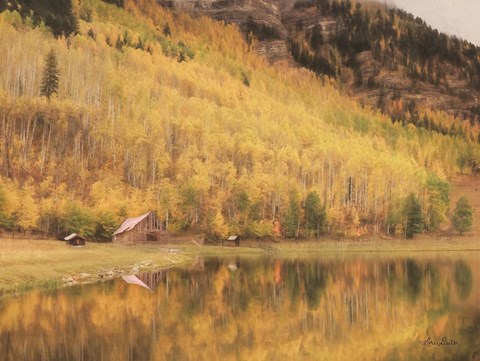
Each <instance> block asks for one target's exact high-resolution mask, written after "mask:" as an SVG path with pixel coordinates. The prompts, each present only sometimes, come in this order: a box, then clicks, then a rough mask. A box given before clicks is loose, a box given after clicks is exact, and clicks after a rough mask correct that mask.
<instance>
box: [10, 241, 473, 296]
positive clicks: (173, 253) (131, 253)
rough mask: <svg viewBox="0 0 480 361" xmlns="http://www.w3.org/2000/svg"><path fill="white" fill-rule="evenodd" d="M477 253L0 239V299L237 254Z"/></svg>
mask: <svg viewBox="0 0 480 361" xmlns="http://www.w3.org/2000/svg"><path fill="white" fill-rule="evenodd" d="M457 251H480V239H479V238H478V237H457V238H443V239H437V238H431V237H428V236H422V237H419V238H416V239H414V240H404V239H388V240H384V239H373V240H337V241H333V240H323V241H318V242H317V241H299V242H296V241H283V242H278V243H276V242H268V243H267V242H255V241H244V242H242V247H238V248H236V247H219V246H195V245H190V246H184V245H182V246H177V245H175V246H153V245H144V246H136V247H132V246H122V245H118V244H111V243H107V244H99V243H88V244H87V246H86V247H81V248H75V247H69V246H67V245H65V243H64V242H60V241H55V240H26V239H0V295H2V294H11V293H18V292H23V291H26V290H28V289H31V288H36V287H60V286H63V285H68V284H75V283H82V282H96V281H99V280H102V279H111V278H114V277H119V276H121V275H123V274H135V273H139V272H142V271H149V270H154V269H158V268H165V267H172V266H175V265H181V264H188V263H191V262H194V260H195V258H196V257H197V256H236V255H259V254H265V253H267V254H268V253H270V254H276V255H295V254H303V255H307V254H308V255H315V254H320V253H323V254H331V255H336V254H343V255H349V254H353V255H364V254H376V253H382V254H389V255H390V256H397V255H398V256H401V255H405V254H408V255H412V253H418V254H419V253H421V252H426V253H429V254H432V253H433V252H442V253H444V254H447V253H448V252H450V253H454V252H457Z"/></svg>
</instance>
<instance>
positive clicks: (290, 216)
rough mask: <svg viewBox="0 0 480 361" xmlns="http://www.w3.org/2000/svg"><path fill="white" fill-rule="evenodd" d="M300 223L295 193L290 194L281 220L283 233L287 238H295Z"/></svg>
mask: <svg viewBox="0 0 480 361" xmlns="http://www.w3.org/2000/svg"><path fill="white" fill-rule="evenodd" d="M299 222H300V207H299V206H298V203H297V193H296V192H293V191H292V192H290V197H289V207H288V210H287V212H286V213H285V216H284V218H283V229H284V231H283V233H284V235H285V237H287V238H297V237H298V230H299Z"/></svg>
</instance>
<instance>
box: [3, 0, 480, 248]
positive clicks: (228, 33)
mask: <svg viewBox="0 0 480 361" xmlns="http://www.w3.org/2000/svg"><path fill="white" fill-rule="evenodd" d="M125 6H126V8H127V9H128V11H125V10H123V9H121V8H118V7H116V6H114V5H111V4H107V3H105V2H102V1H97V0H84V1H82V3H81V4H80V5H78V4H76V5H75V6H74V8H73V11H74V13H75V14H76V16H77V17H78V31H77V33H76V34H75V35H72V36H71V37H69V38H65V37H59V38H56V37H54V36H53V35H52V34H50V33H49V32H48V31H47V30H46V28H45V27H43V26H38V27H35V26H34V27H32V22H31V21H30V20H29V19H28V18H25V20H22V18H21V17H20V15H19V14H17V13H14V12H13V13H12V12H3V13H1V14H0V54H2V56H1V57H0V67H1V68H2V69H5V71H4V72H0V108H1V109H2V110H3V111H2V114H1V115H0V127H1V132H0V134H1V135H2V136H1V137H0V154H2V159H0V174H1V177H2V178H1V179H0V222H1V224H2V226H3V227H5V228H9V229H23V230H27V229H33V230H41V231H44V232H62V231H76V232H79V233H83V234H85V235H87V236H91V237H96V238H99V239H100V238H102V237H108V235H109V234H111V230H112V229H113V228H114V227H115V226H116V225H118V223H119V222H120V221H121V219H122V218H124V217H126V216H135V215H138V214H141V213H144V212H145V211H147V210H152V209H153V210H156V211H157V214H158V215H159V216H160V218H161V219H162V220H163V221H164V222H165V223H166V224H167V226H168V228H169V229H170V230H172V231H178V230H187V231H202V232H206V233H208V234H209V235H211V236H212V237H223V236H225V235H226V234H228V233H239V234H245V235H250V236H266V235H268V236H276V235H280V234H283V235H286V236H298V235H301V236H306V237H308V236H313V235H314V234H315V232H316V231H318V229H319V228H323V229H322V230H323V231H325V232H329V233H330V234H332V235H337V234H338V235H350V236H353V235H360V234H365V233H371V232H381V231H382V232H383V231H389V232H392V231H393V230H395V229H396V230H397V231H398V232H400V233H401V232H402V224H403V220H404V218H403V217H404V214H403V213H402V208H403V203H404V200H405V198H406V196H407V195H408V194H409V193H412V192H413V193H415V195H416V196H418V197H419V198H420V200H421V202H422V205H423V212H424V218H425V223H426V225H427V226H428V228H429V229H435V228H436V227H438V225H439V223H441V222H442V221H444V216H445V214H446V210H447V207H448V197H447V198H446V192H447V188H448V183H447V178H448V177H449V176H450V175H452V174H454V173H455V172H456V171H457V170H458V169H459V166H462V165H461V163H459V162H458V161H459V160H462V159H463V160H465V162H467V161H468V160H470V159H480V149H479V146H478V145H477V144H475V143H474V142H472V141H470V140H468V139H465V138H464V137H454V136H449V135H442V134H439V133H438V132H428V131H427V130H425V129H418V128H416V127H415V126H414V125H408V126H402V124H400V123H395V124H392V122H391V121H390V119H389V118H388V117H385V116H383V115H381V114H379V113H378V112H376V111H373V110H370V109H367V108H363V107H361V106H360V105H359V104H358V103H357V102H355V101H352V100H350V99H348V98H346V97H345V96H344V95H343V94H342V93H341V92H339V91H338V89H337V86H336V82H335V81H334V80H332V79H328V78H326V77H324V78H322V79H319V78H318V77H317V76H315V74H313V73H312V72H310V71H307V70H305V69H296V68H292V67H288V66H283V67H282V66H278V67H271V66H269V65H268V64H267V63H266V62H265V61H264V60H263V59H262V58H261V57H259V56H257V55H256V54H255V53H254V52H252V51H251V50H250V47H249V44H248V43H246V42H245V41H244V39H243V36H242V34H241V33H240V32H239V31H238V29H237V27H235V26H232V25H225V24H222V23H219V22H215V21H212V20H209V19H207V18H205V17H201V18H195V19H194V18H191V17H190V16H189V15H187V14H185V13H176V12H171V11H168V10H165V9H162V8H161V7H159V6H157V5H156V4H155V3H151V2H145V3H144V4H142V3H140V2H139V1H137V2H136V3H128V2H127V3H126V4H125ZM167 30H168V31H167ZM51 49H53V51H54V53H55V54H56V56H57V58H58V64H59V88H58V92H57V95H55V96H53V97H52V98H51V99H47V98H45V97H39V89H40V85H41V82H42V73H43V64H44V62H45V59H46V56H47V54H48V53H49V52H50V50H51ZM432 116H433V117H439V115H435V114H434V115H432ZM435 119H436V118H435ZM443 121H445V122H447V121H451V120H449V119H448V118H446V119H444V120H443ZM465 164H466V163H465ZM465 164H463V167H465ZM315 195H316V196H315ZM307 198H308V199H309V200H315V199H318V201H317V203H315V202H313V203H312V202H306V200H307ZM307 203H308V206H307ZM312 212H313V213H314V214H315V217H314V218H315V219H317V221H318V222H320V223H318V224H315V226H313V225H312V223H311V219H312V218H311V217H310V216H309V214H311V213H312ZM325 212H326V219H323V214H324V213H325ZM317 221H315V222H317ZM320 226H321V227H320Z"/></svg>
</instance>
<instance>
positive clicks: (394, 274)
mask: <svg viewBox="0 0 480 361" xmlns="http://www.w3.org/2000/svg"><path fill="white" fill-rule="evenodd" d="M127 280H128V281H130V282H137V283H139V284H140V281H141V282H142V283H143V286H141V285H137V284H132V283H127V282H126V281H125V280H123V279H118V280H114V281H108V282H104V283H100V284H95V285H79V286H72V287H68V288H63V289H58V290H53V291H51V290H49V291H42V290H36V291H32V292H29V293H25V294H22V295H19V296H11V297H4V298H1V299H0V359H1V360H4V361H10V360H11V361H20V360H32V361H40V360H45V361H47V360H48V361H51V360H58V361H65V360H71V361H78V360H82V361H86V360H92V361H103V360H105V361H107V360H108V361H110V360H111V361H114V360H115V361H123V360H125V361H127V360H131V361H153V360H179V361H181V360H205V361H207V360H208V361H210V360H222V361H223V360H329V361H330V360H341V361H348V360H389V361H393V360H480V306H479V304H480V302H479V301H480V263H479V257H478V255H477V253H475V252H472V253H468V252H458V253H456V252H438V253H416V256H412V257H411V256H408V255H405V256H399V255H393V254H387V253H372V254H369V255H367V256H362V255H360V254H358V253H343V254H339V255H335V254H326V255H318V256H311V257H303V258H302V257H293V256H292V257H278V258H277V257H273V256H271V257H265V256H264V257H248V258H242V257H238V258H234V257H232V258H212V259H203V258H199V259H197V260H196V262H195V263H194V264H192V265H191V266H188V267H184V268H173V269H168V270H159V271H158V272H156V273H151V274H140V275H136V277H135V278H134V277H131V278H127ZM145 286H148V287H149V289H147V288H146V287H145Z"/></svg>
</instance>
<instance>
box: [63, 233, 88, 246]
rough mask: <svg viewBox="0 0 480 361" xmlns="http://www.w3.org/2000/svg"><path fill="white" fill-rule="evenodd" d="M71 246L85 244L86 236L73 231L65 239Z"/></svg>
mask: <svg viewBox="0 0 480 361" xmlns="http://www.w3.org/2000/svg"><path fill="white" fill-rule="evenodd" d="M63 240H64V241H65V242H67V244H68V245H70V246H77V247H78V246H85V238H83V237H82V236H79V235H78V234H76V233H72V234H70V235H68V236H66V237H65V238H64V239H63Z"/></svg>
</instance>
